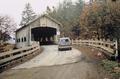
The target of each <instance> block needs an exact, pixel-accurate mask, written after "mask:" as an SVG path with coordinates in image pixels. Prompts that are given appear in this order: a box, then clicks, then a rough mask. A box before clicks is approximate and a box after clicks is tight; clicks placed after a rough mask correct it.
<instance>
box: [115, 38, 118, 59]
mask: <svg viewBox="0 0 120 79" xmlns="http://www.w3.org/2000/svg"><path fill="white" fill-rule="evenodd" d="M117 57H118V41H117V40H116V41H115V58H117Z"/></svg>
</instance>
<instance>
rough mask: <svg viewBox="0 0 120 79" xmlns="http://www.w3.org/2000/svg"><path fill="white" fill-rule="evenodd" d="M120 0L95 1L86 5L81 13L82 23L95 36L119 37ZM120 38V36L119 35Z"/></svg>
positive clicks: (90, 34)
mask: <svg viewBox="0 0 120 79" xmlns="http://www.w3.org/2000/svg"><path fill="white" fill-rule="evenodd" d="M119 3H120V1H116V2H115V1H111V0H109V1H102V2H101V1H100V2H99V1H97V2H96V1H95V2H93V3H92V4H90V5H86V6H85V7H84V9H83V12H82V14H81V20H80V24H81V26H82V27H83V28H85V29H86V31H87V32H88V34H89V35H88V36H91V38H93V36H94V37H95V38H106V39H107V38H110V39H113V38H117V37H116V35H118V36H119V32H118V29H116V28H120V27H119V25H120V18H119V17H120V10H119V8H120V5H119ZM119 38H120V37H119Z"/></svg>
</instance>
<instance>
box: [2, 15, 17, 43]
mask: <svg viewBox="0 0 120 79" xmlns="http://www.w3.org/2000/svg"><path fill="white" fill-rule="evenodd" d="M16 26H17V25H16V23H15V22H14V20H13V19H12V18H11V17H9V16H0V41H6V40H8V39H10V38H11V35H13V34H14V31H15V30H16Z"/></svg>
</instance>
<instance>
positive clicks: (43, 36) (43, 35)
mask: <svg viewBox="0 0 120 79" xmlns="http://www.w3.org/2000/svg"><path fill="white" fill-rule="evenodd" d="M31 33H32V34H31V35H32V39H34V41H39V43H40V45H49V44H54V35H56V29H55V28H51V27H37V28H33V29H32V30H31Z"/></svg>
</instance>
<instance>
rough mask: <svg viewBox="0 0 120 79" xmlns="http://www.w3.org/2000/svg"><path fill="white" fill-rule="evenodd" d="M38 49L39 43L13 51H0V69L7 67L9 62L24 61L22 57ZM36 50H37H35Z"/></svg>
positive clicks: (34, 52) (33, 53) (32, 53)
mask: <svg viewBox="0 0 120 79" xmlns="http://www.w3.org/2000/svg"><path fill="white" fill-rule="evenodd" d="M38 50H40V46H39V45H34V46H29V47H25V48H20V49H16V50H13V51H8V52H3V53H0V71H1V70H2V69H5V68H7V67H8V66H10V65H11V63H14V62H16V61H17V62H19V61H21V62H22V61H24V58H25V57H27V56H29V55H35V54H36V53H37V52H38ZM36 51H37V52H36Z"/></svg>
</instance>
